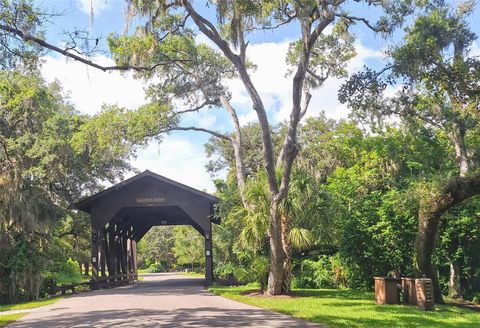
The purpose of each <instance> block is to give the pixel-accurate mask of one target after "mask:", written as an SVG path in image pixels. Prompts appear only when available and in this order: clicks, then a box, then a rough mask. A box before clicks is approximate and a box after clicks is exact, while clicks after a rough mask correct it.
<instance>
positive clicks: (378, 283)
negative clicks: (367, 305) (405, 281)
mask: <svg viewBox="0 0 480 328" xmlns="http://www.w3.org/2000/svg"><path fill="white" fill-rule="evenodd" d="M373 279H374V280H375V302H376V303H377V304H399V303H400V297H399V296H400V295H399V293H398V284H399V282H400V281H399V280H397V279H395V278H390V277H373Z"/></svg>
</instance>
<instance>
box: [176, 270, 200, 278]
mask: <svg viewBox="0 0 480 328" xmlns="http://www.w3.org/2000/svg"><path fill="white" fill-rule="evenodd" d="M179 273H180V274H182V275H184V276H189V277H198V278H205V273H200V272H184V271H181V272H179Z"/></svg>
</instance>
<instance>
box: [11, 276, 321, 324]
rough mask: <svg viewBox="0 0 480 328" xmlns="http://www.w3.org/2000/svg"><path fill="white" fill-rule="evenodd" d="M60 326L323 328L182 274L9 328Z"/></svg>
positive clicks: (47, 310)
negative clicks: (209, 287)
mask: <svg viewBox="0 0 480 328" xmlns="http://www.w3.org/2000/svg"><path fill="white" fill-rule="evenodd" d="M8 327H15V328H26V327H29V328H39V327H42V328H43V327H45V328H47V327H48V328H56V327H76V328H79V327H192V328H196V327H206V328H207V327H262V328H264V327H289V328H297V327H298V328H300V327H319V326H318V325H315V324H312V323H308V322H305V321H303V320H298V319H293V318H290V317H288V316H286V315H282V314H278V313H274V312H270V311H266V310H262V309H259V308H256V307H253V306H250V305H246V304H242V303H239V302H235V301H232V300H228V299H226V298H223V297H220V296H216V295H213V294H212V293H210V292H208V291H207V290H205V287H204V279H200V278H190V277H186V276H182V275H178V274H171V273H165V274H152V275H146V276H145V278H144V280H142V281H139V282H136V283H134V284H131V285H128V286H123V287H117V288H113V289H104V290H97V291H92V292H87V293H83V294H79V295H76V296H72V297H68V298H65V299H63V300H60V301H59V302H56V303H55V304H52V305H49V306H45V307H42V308H39V309H37V310H35V311H32V312H31V313H29V314H27V315H26V316H25V317H23V318H22V319H21V320H19V321H17V322H15V323H13V324H10V325H8Z"/></svg>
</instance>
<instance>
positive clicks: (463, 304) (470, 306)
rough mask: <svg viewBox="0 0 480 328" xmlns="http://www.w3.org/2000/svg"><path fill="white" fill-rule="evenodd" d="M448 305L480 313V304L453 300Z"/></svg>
mask: <svg viewBox="0 0 480 328" xmlns="http://www.w3.org/2000/svg"><path fill="white" fill-rule="evenodd" d="M450 304H452V305H455V306H458V307H461V308H464V309H469V310H473V311H477V312H480V304H478V303H473V302H470V301H466V300H460V299H456V300H453V301H452V302H451V303H450Z"/></svg>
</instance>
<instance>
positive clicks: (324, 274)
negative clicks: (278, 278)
mask: <svg viewBox="0 0 480 328" xmlns="http://www.w3.org/2000/svg"><path fill="white" fill-rule="evenodd" d="M292 286H293V287H294V288H334V287H337V284H336V276H335V272H334V270H333V265H332V260H331V257H328V256H322V257H321V258H320V259H319V260H318V261H313V260H309V259H305V260H303V261H302V262H301V263H300V271H299V272H298V273H297V275H295V277H294V278H293V281H292Z"/></svg>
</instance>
